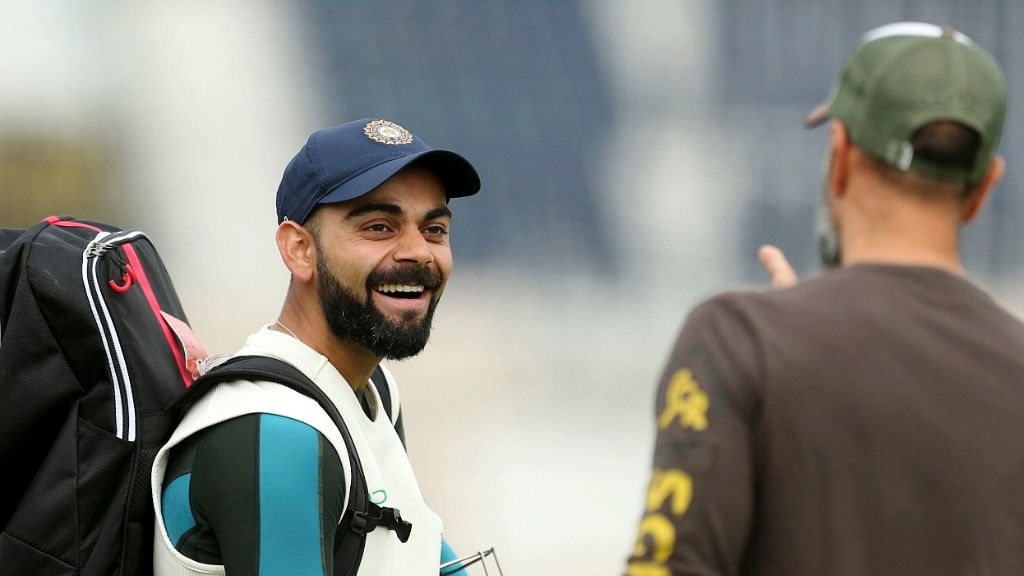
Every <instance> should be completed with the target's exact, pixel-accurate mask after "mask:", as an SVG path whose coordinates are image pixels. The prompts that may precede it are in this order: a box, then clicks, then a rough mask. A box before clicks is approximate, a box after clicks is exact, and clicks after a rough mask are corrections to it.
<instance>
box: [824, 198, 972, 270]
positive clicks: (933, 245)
mask: <svg viewBox="0 0 1024 576" xmlns="http://www.w3.org/2000/svg"><path fill="white" fill-rule="evenodd" d="M871 192H872V193H873V194H884V196H876V197H874V198H863V199H862V200H861V202H860V203H858V204H851V205H850V206H848V211H847V213H846V214H845V216H846V218H844V222H843V226H842V229H841V230H840V240H841V244H842V258H843V264H844V265H849V264H857V263H867V262H877V263H883V264H901V265H907V266H929V267H934V268H941V269H944V270H947V271H950V272H953V273H956V274H962V273H963V265H962V264H961V261H960V253H959V234H960V221H959V219H958V214H957V212H956V209H957V205H956V204H955V203H952V202H949V203H943V202H940V201H936V200H931V199H920V198H916V197H913V196H910V195H906V194H901V193H899V192H896V191H887V192H883V191H882V190H880V189H877V188H875V189H874V190H872V191H871Z"/></svg>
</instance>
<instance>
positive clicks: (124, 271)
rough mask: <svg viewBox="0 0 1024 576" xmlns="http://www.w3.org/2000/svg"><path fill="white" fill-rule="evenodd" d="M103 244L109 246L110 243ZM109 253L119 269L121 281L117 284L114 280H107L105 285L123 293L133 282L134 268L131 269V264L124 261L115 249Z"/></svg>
mask: <svg viewBox="0 0 1024 576" xmlns="http://www.w3.org/2000/svg"><path fill="white" fill-rule="evenodd" d="M104 246H107V247H110V246H112V244H104ZM111 255H112V259H113V260H114V262H116V263H117V267H118V269H120V270H121V282H120V284H119V283H117V282H115V281H114V280H107V285H108V286H110V289H111V290H113V291H114V292H117V293H118V294H124V293H125V292H127V291H128V289H129V288H131V287H132V284H134V283H135V270H132V265H131V264H129V263H128V262H126V261H125V259H124V258H121V255H120V254H118V253H117V251H116V250H115V251H113V252H111Z"/></svg>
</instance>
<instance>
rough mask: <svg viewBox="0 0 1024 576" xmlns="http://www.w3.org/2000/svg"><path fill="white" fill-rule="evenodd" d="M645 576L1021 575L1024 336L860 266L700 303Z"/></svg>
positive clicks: (937, 283)
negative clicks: (792, 284) (786, 285)
mask: <svg viewBox="0 0 1024 576" xmlns="http://www.w3.org/2000/svg"><path fill="white" fill-rule="evenodd" d="M656 410H657V414H656V417H657V426H658V432H657V443H656V448H655V454H654V472H653V474H652V478H651V483H650V486H649V490H648V495H647V500H646V512H645V515H644V516H643V519H642V520H641V524H640V529H639V536H638V539H637V543H636V547H635V550H634V551H633V555H632V557H631V558H630V561H629V566H628V569H627V574H628V575H629V576H662V575H670V574H671V575H679V574H693V575H725V574H730V575H743V576H750V575H787V576H803V575H808V576H810V575H814V576H819V575H829V576H847V575H851V576H852V575H890V574H900V575H907V576H917V575H920V576H936V575H946V574H948V575H958V576H959V575H963V576H967V575H971V576H983V575H991V576H1004V575H1008V574H1024V325H1022V324H1021V323H1020V322H1019V321H1018V320H1016V319H1015V318H1013V317H1012V316H1011V315H1010V314H1008V313H1007V312H1006V311H1004V310H1003V309H1002V308H1000V307H999V306H998V305H997V304H996V303H995V302H994V301H993V300H992V299H991V298H990V297H989V296H988V295H987V294H985V293H984V292H983V291H981V290H980V289H978V288H977V287H975V286H974V285H973V284H971V283H970V282H968V281H967V280H966V279H964V278H962V277H960V276H957V275H954V274H950V273H947V272H944V271H942V270H939V269H935V268H925V267H907V266H889V265H864V264H862V265H855V266H851V267H847V268H843V269H840V270H838V271H835V272H831V273H828V274H825V275H823V276H822V277H820V278H817V279H814V280H811V281H808V282H805V283H802V284H800V285H798V286H796V287H794V288H791V289H788V290H779V291H770V292H759V293H733V294H725V295H722V296H719V297H716V298H714V299H712V300H710V301H708V302H706V303H704V304H703V305H701V306H700V307H698V308H697V309H695V310H694V311H693V313H692V314H691V315H690V317H689V319H688V320H687V322H686V324H685V326H684V328H683V331H682V333H681V335H680V337H679V339H678V341H677V342H676V345H675V348H674V350H673V352H672V357H671V359H670V361H669V364H668V366H667V368H666V370H665V373H664V376H663V378H662V382H661V386H660V389H659V393H658V399H657V404H656Z"/></svg>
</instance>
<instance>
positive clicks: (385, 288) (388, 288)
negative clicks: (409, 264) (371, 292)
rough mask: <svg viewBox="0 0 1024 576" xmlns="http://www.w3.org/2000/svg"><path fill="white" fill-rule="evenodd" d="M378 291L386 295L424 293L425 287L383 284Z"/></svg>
mask: <svg viewBox="0 0 1024 576" xmlns="http://www.w3.org/2000/svg"><path fill="white" fill-rule="evenodd" d="M377 291H378V292H384V293H385V294H387V293H388V292H423V286H422V285H412V284H382V285H381V286H378V287H377Z"/></svg>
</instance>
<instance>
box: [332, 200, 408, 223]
mask: <svg viewBox="0 0 1024 576" xmlns="http://www.w3.org/2000/svg"><path fill="white" fill-rule="evenodd" d="M371 212H386V213H388V214H394V215H395V216H401V215H402V214H404V212H403V211H402V208H401V206H398V205H397V204H388V203H385V202H377V203H371V204H363V205H362V206H357V207H355V208H353V209H352V210H351V211H350V212H349V213H348V214H346V215H345V220H351V219H353V218H358V217H359V216H362V215H363V214H369V213H371Z"/></svg>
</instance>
